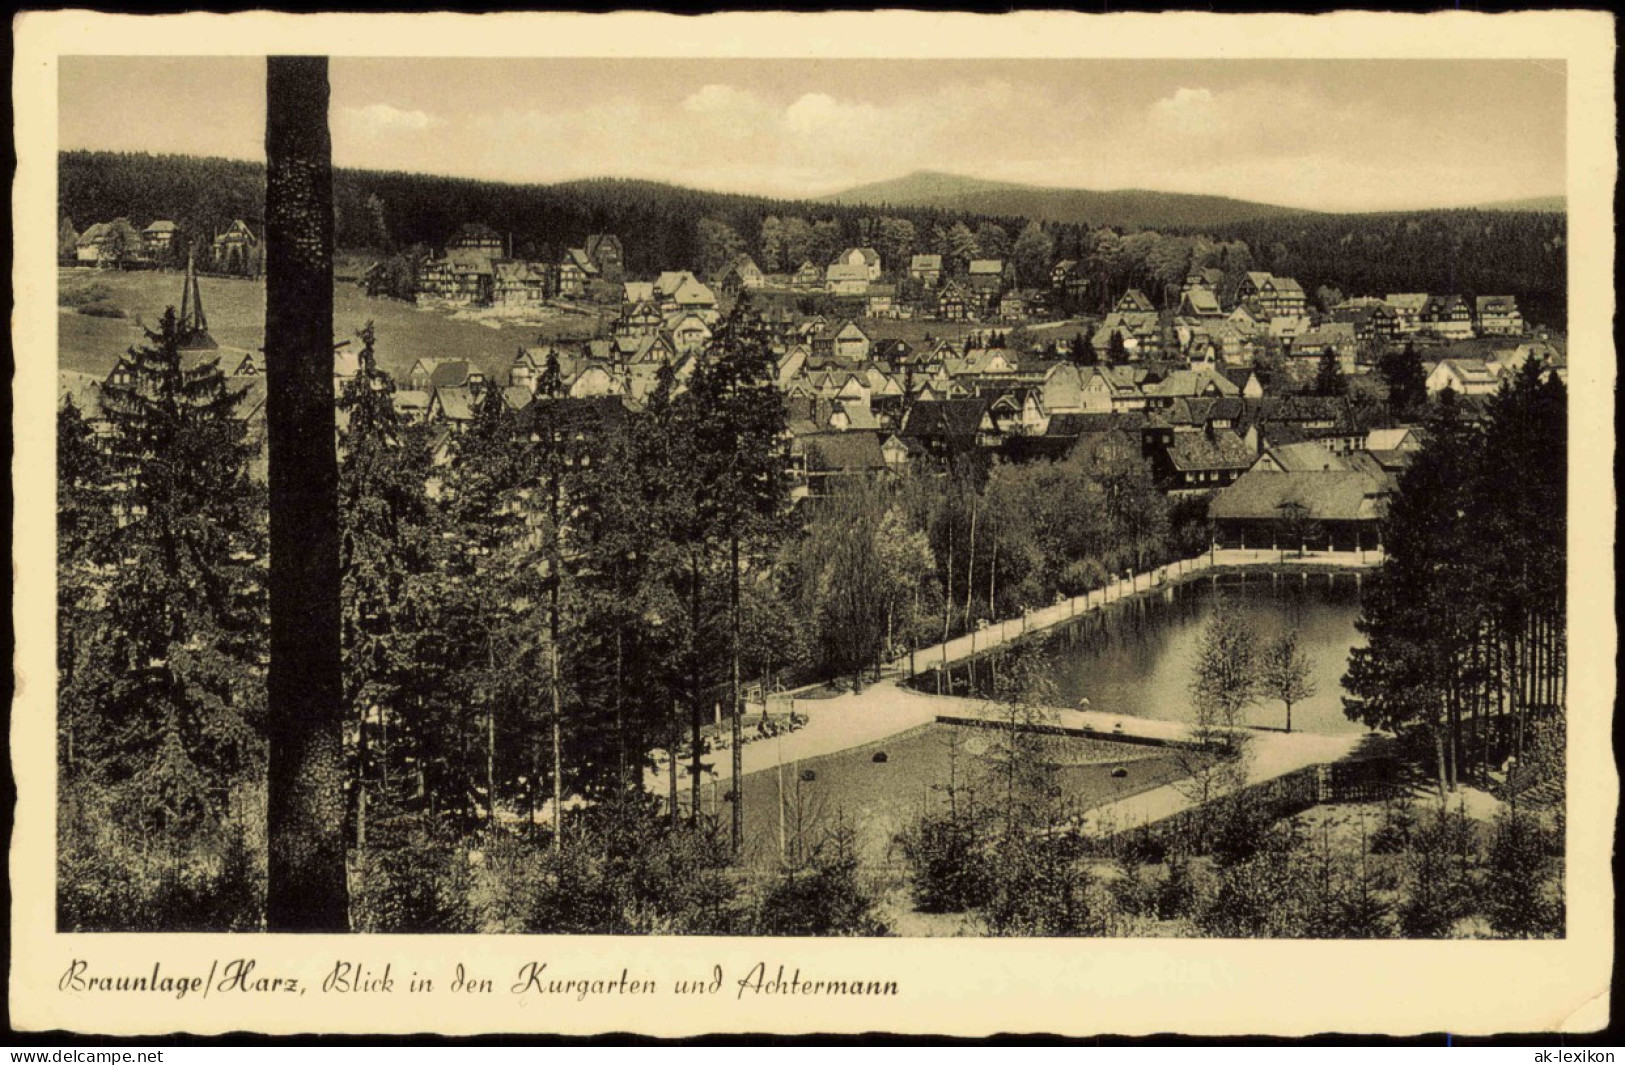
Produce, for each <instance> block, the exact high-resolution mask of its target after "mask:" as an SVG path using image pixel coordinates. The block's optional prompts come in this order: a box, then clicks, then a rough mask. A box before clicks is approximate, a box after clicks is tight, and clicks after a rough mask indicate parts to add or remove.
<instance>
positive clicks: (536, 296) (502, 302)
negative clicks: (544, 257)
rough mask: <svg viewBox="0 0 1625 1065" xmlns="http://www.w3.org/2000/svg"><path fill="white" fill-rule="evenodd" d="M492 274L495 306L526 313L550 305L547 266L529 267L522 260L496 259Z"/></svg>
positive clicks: (533, 264)
mask: <svg viewBox="0 0 1625 1065" xmlns="http://www.w3.org/2000/svg"><path fill="white" fill-rule="evenodd" d="M491 274H492V290H491V302H492V304H493V305H494V306H497V307H505V308H508V309H525V308H535V307H539V306H541V305H542V304H543V303H545V302H547V297H548V294H549V292H548V289H549V280H550V277H549V274H548V270H547V267H546V266H545V265H544V264H542V263H527V262H525V261H523V260H521V259H493V260H492V261H491Z"/></svg>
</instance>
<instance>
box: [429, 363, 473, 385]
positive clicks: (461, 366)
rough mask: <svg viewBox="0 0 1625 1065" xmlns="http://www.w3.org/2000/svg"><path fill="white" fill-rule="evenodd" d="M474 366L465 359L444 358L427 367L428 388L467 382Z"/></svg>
mask: <svg viewBox="0 0 1625 1065" xmlns="http://www.w3.org/2000/svg"><path fill="white" fill-rule="evenodd" d="M473 371H474V367H473V366H472V365H471V364H470V363H469V361H468V360H467V359H444V360H441V361H438V362H436V363H435V364H434V365H433V366H432V367H430V369H429V388H430V390H433V389H436V388H457V387H459V386H461V385H463V384H466V383H467V382H468V375H469V374H470V373H471V372H473Z"/></svg>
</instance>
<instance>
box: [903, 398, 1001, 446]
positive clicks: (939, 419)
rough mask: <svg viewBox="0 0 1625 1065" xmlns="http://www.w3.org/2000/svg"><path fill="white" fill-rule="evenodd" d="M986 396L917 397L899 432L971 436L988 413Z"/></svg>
mask: <svg viewBox="0 0 1625 1065" xmlns="http://www.w3.org/2000/svg"><path fill="white" fill-rule="evenodd" d="M988 403H989V400H988V399H987V397H986V396H967V397H965V398H964V399H934V400H920V401H918V402H916V403H915V404H914V406H913V407H911V408H909V412H908V416H907V417H906V418H905V419H904V420H903V428H902V430H901V432H900V433H899V435H900V436H904V437H914V438H917V439H921V438H932V439H936V438H947V439H974V438H975V436H976V434H977V433H979V432H981V429H982V416H983V415H984V414H986V413H987V407H988Z"/></svg>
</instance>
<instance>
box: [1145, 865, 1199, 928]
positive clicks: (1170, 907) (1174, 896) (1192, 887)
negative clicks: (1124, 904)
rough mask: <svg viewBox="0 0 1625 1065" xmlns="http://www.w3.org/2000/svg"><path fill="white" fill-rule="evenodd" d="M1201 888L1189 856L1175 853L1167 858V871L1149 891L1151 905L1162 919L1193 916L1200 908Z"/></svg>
mask: <svg viewBox="0 0 1625 1065" xmlns="http://www.w3.org/2000/svg"><path fill="white" fill-rule="evenodd" d="M1200 903H1201V888H1200V884H1199V882H1198V879H1197V875H1196V870H1195V868H1194V865H1193V863H1192V861H1191V859H1190V858H1188V857H1187V856H1185V855H1183V854H1176V855H1174V856H1173V857H1172V858H1170V859H1169V860H1168V873H1167V875H1166V876H1164V877H1163V878H1162V879H1161V880H1159V881H1158V882H1157V884H1156V886H1155V887H1154V888H1152V891H1151V905H1152V908H1153V909H1154V911H1155V912H1156V915H1157V916H1158V917H1159V918H1161V919H1162V920H1164V921H1172V920H1177V919H1179V918H1181V917H1193V916H1195V915H1196V914H1197V913H1198V912H1199V911H1200V910H1201V905H1200Z"/></svg>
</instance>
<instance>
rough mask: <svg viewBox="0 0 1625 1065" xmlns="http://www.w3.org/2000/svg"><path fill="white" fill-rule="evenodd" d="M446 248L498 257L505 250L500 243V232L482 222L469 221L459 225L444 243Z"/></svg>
mask: <svg viewBox="0 0 1625 1065" xmlns="http://www.w3.org/2000/svg"><path fill="white" fill-rule="evenodd" d="M446 250H447V251H448V252H452V251H467V252H478V253H480V254H483V255H488V256H492V257H495V258H500V257H501V256H502V254H503V251H504V250H505V249H504V248H503V243H502V234H501V233H498V232H497V231H496V230H494V229H492V228H491V227H490V226H488V225H486V224H485V223H484V222H470V223H468V224H467V225H464V226H462V227H460V228H459V229H458V230H457V232H456V233H454V234H453V235H452V238H451V240H449V241H447V243H446Z"/></svg>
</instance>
